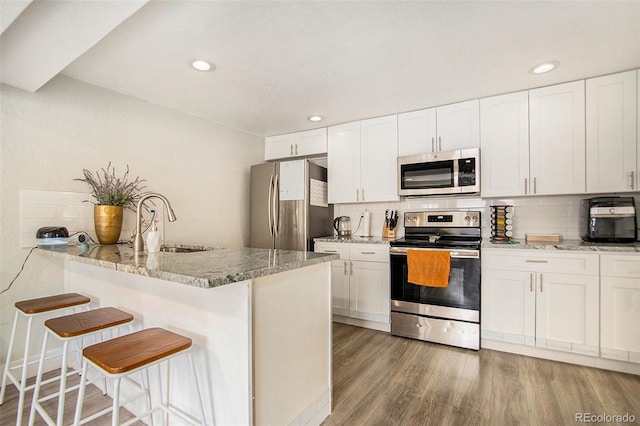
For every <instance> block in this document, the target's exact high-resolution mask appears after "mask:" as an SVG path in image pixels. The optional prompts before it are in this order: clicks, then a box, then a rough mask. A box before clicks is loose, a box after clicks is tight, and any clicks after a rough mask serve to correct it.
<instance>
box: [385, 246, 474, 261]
mask: <svg viewBox="0 0 640 426" xmlns="http://www.w3.org/2000/svg"><path fill="white" fill-rule="evenodd" d="M407 250H421V251H449V252H451V257H452V258H457V259H479V258H480V251H479V250H446V249H432V248H413V247H412V248H407V247H391V248H390V249H389V253H390V254H391V255H392V256H406V255H407Z"/></svg>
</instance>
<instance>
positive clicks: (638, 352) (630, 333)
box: [600, 254, 640, 363]
mask: <svg viewBox="0 0 640 426" xmlns="http://www.w3.org/2000/svg"><path fill="white" fill-rule="evenodd" d="M600 268H601V278H600V299H601V300H600V318H601V328H600V345H601V347H600V356H602V357H603V358H609V359H616V360H620V361H628V362H635V363H640V332H639V331H638V324H640V255H638V254H601V255H600Z"/></svg>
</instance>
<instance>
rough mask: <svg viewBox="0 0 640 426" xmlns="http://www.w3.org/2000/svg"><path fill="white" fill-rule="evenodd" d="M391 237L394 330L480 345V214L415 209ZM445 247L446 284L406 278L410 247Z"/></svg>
mask: <svg viewBox="0 0 640 426" xmlns="http://www.w3.org/2000/svg"><path fill="white" fill-rule="evenodd" d="M404 229H405V237H404V238H401V239H398V240H395V241H392V242H391V248H390V254H391V334H393V335H396V336H403V337H410V338H414V339H420V340H425V341H430V342H436V343H443V344H447V345H452V346H459V347H463V348H468V349H475V350H478V349H480V240H481V237H480V212H479V211H464V212H461V211H446V212H445V211H431V212H411V213H405V216H404ZM408 250H429V251H447V252H448V253H449V254H450V256H451V258H450V260H451V263H450V274H449V282H448V286H447V287H428V286H424V285H417V284H413V283H411V282H409V281H408V278H407V277H408V268H407V251H408Z"/></svg>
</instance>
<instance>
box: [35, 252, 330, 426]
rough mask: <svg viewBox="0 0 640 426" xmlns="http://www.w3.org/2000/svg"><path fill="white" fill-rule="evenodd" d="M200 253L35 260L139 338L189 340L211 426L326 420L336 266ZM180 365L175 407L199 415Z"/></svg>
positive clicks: (284, 255) (299, 257) (174, 381)
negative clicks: (124, 320)
mask: <svg viewBox="0 0 640 426" xmlns="http://www.w3.org/2000/svg"><path fill="white" fill-rule="evenodd" d="M203 249H204V250H203V251H197V252H189V253H169V252H160V253H152V254H148V253H140V254H135V253H134V251H133V249H132V248H130V247H127V246H123V245H114V246H93V247H90V248H88V249H86V248H85V249H83V248H81V247H79V246H71V245H68V246H66V245H65V246H48V247H40V248H39V250H38V251H37V252H38V253H40V254H41V255H45V256H54V257H57V258H60V259H62V260H63V262H64V277H65V278H64V281H65V282H64V287H65V291H74V292H79V293H82V294H85V295H87V296H89V297H91V299H92V301H93V302H94V303H95V305H96V306H98V305H99V306H115V307H118V308H121V309H124V310H127V311H129V312H131V313H132V314H133V315H134V316H135V317H136V326H135V328H136V329H139V328H142V327H152V326H158V327H164V328H167V329H169V330H172V331H175V332H178V333H181V334H183V335H186V336H188V337H190V338H191V339H193V342H194V345H195V347H194V360H195V362H196V369H197V371H198V375H199V382H200V389H201V392H202V394H203V398H204V400H205V413H206V417H207V423H208V424H224V425H247V424H258V425H260V424H290V423H294V424H320V423H321V422H322V420H324V419H325V418H326V417H327V416H328V415H329V414H330V412H331V306H330V303H331V300H330V298H331V296H330V279H331V278H330V261H331V260H334V259H336V258H337V256H335V255H325V254H321V253H313V252H296V251H284V250H266V249H253V248H216V247H209V248H203ZM178 361H179V360H176V364H175V365H172V368H171V371H170V379H169V380H170V383H171V385H170V391H171V399H172V402H175V404H176V405H177V406H179V407H186V408H187V412H189V413H197V412H198V411H197V410H198V408H197V401H196V400H195V398H194V392H193V389H192V388H191V384H190V383H189V380H185V379H184V378H186V377H188V375H186V374H184V373H185V372H188V370H187V369H188V365H181V364H179V363H178ZM164 373H165V374H167V372H166V371H165V372H164ZM164 391H165V392H166V391H167V389H165V390H164ZM126 392H128V391H127V390H125V389H123V394H124V395H125V397H126V396H128V395H127V393H126ZM142 408H143V407H142V404H141V403H140V404H139V405H128V406H127V409H129V410H130V411H132V412H134V413H135V412H138V411H142Z"/></svg>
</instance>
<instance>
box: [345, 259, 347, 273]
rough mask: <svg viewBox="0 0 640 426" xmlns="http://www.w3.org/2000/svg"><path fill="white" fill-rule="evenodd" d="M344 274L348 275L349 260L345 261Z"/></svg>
mask: <svg viewBox="0 0 640 426" xmlns="http://www.w3.org/2000/svg"><path fill="white" fill-rule="evenodd" d="M344 274H345V275H347V261H346V260H345V261H344Z"/></svg>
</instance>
